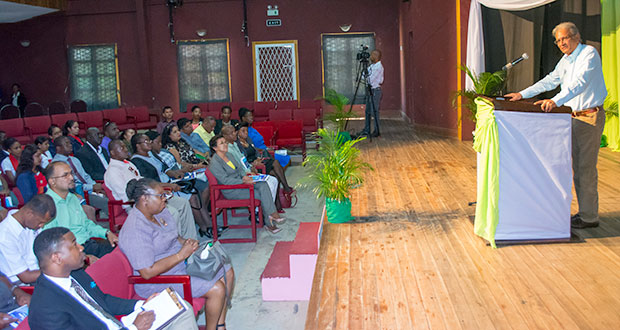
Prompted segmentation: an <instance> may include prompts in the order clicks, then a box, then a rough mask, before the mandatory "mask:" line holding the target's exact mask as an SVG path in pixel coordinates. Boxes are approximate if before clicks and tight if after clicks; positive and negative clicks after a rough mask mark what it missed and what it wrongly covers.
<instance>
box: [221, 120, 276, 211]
mask: <svg viewBox="0 0 620 330" xmlns="http://www.w3.org/2000/svg"><path fill="white" fill-rule="evenodd" d="M221 135H222V136H223V137H224V139H226V142H227V143H228V154H227V155H228V156H229V157H232V158H234V159H235V160H236V161H237V163H239V164H241V166H243V169H244V170H245V173H246V174H249V173H252V174H258V170H257V169H256V166H263V163H261V161H260V159H255V160H254V161H253V162H252V163H250V162H248V160H247V159H246V157H245V155H244V154H243V152H241V150H240V149H239V146H238V145H237V143H236V142H237V131H236V130H235V128H234V127H233V126H231V125H225V126H224V127H223V128H222V133H221ZM264 174H267V173H264ZM266 182H267V184H268V185H269V190H270V191H271V196H272V197H273V200H274V202H275V204H276V209H278V212H279V213H284V210H282V207H281V206H280V198H279V197H278V189H279V187H280V184H279V181H278V179H277V178H276V177H274V176H272V175H268V176H267V180H266Z"/></svg>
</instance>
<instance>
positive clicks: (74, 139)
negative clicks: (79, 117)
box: [62, 120, 84, 155]
mask: <svg viewBox="0 0 620 330" xmlns="http://www.w3.org/2000/svg"><path fill="white" fill-rule="evenodd" d="M78 134H80V124H79V123H78V122H77V121H75V120H67V122H66V123H65V125H64V126H63V127H62V135H64V136H66V137H68V138H69V141H70V142H71V148H72V150H73V152H72V154H74V155H75V154H76V153H77V152H78V151H80V149H82V147H83V146H84V142H83V141H82V139H81V138H80V137H79V136H78Z"/></svg>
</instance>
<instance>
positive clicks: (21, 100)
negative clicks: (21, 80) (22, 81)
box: [10, 84, 28, 118]
mask: <svg viewBox="0 0 620 330" xmlns="http://www.w3.org/2000/svg"><path fill="white" fill-rule="evenodd" d="M12 89H13V94H12V95H11V100H10V101H11V102H10V103H11V104H12V105H14V106H16V107H18V108H19V113H20V117H22V118H24V109H26V105H27V104H28V100H27V99H26V95H24V93H22V91H21V86H19V84H13V86H12Z"/></svg>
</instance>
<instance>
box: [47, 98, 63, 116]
mask: <svg viewBox="0 0 620 330" xmlns="http://www.w3.org/2000/svg"><path fill="white" fill-rule="evenodd" d="M66 112H67V109H66V108H65V105H64V103H62V102H60V101H56V102H52V103H51V104H50V105H49V106H48V107H47V113H49V114H50V115H57V114H59V113H66Z"/></svg>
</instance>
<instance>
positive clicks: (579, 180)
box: [505, 22, 607, 228]
mask: <svg viewBox="0 0 620 330" xmlns="http://www.w3.org/2000/svg"><path fill="white" fill-rule="evenodd" d="M552 33H553V36H554V38H555V41H554V43H555V44H556V45H557V46H558V48H559V49H560V51H562V53H564V56H562V58H561V59H560V61H559V62H558V64H557V65H556V66H555V69H554V70H553V71H552V72H551V73H549V74H548V75H547V76H546V77H545V78H543V79H541V80H540V81H538V82H537V83H535V84H534V85H532V86H530V87H528V88H526V89H524V90H522V91H520V92H518V93H509V94H506V95H505V96H506V98H508V99H509V100H510V101H518V100H520V99H522V98H531V97H534V96H536V95H538V94H540V93H543V92H546V91H550V90H553V89H555V88H556V87H558V85H560V86H561V90H560V92H559V93H558V94H557V95H555V96H554V97H553V98H551V99H546V100H540V101H537V102H536V103H534V104H537V105H540V107H541V109H542V110H543V111H545V112H549V111H551V110H552V109H553V108H555V107H558V106H562V105H566V106H569V107H571V108H572V109H573V119H572V158H573V182H574V184H575V191H576V193H577V202H578V203H579V213H577V214H575V215H573V216H572V217H571V226H572V227H573V228H589V227H597V226H598V222H599V217H598V188H597V186H598V172H597V169H596V162H597V159H598V150H599V146H600V142H601V135H602V133H603V126H604V125H605V111H604V110H603V101H604V100H605V97H606V96H607V89H606V88H605V81H604V79H603V70H602V66H601V58H600V56H599V54H598V52H597V51H596V49H595V48H594V47H592V46H589V45H585V44H582V43H581V35H580V34H579V30H578V29H577V26H575V24H573V23H571V22H564V23H560V24H558V25H557V26H556V27H555V28H554V29H553V31H552Z"/></svg>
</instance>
